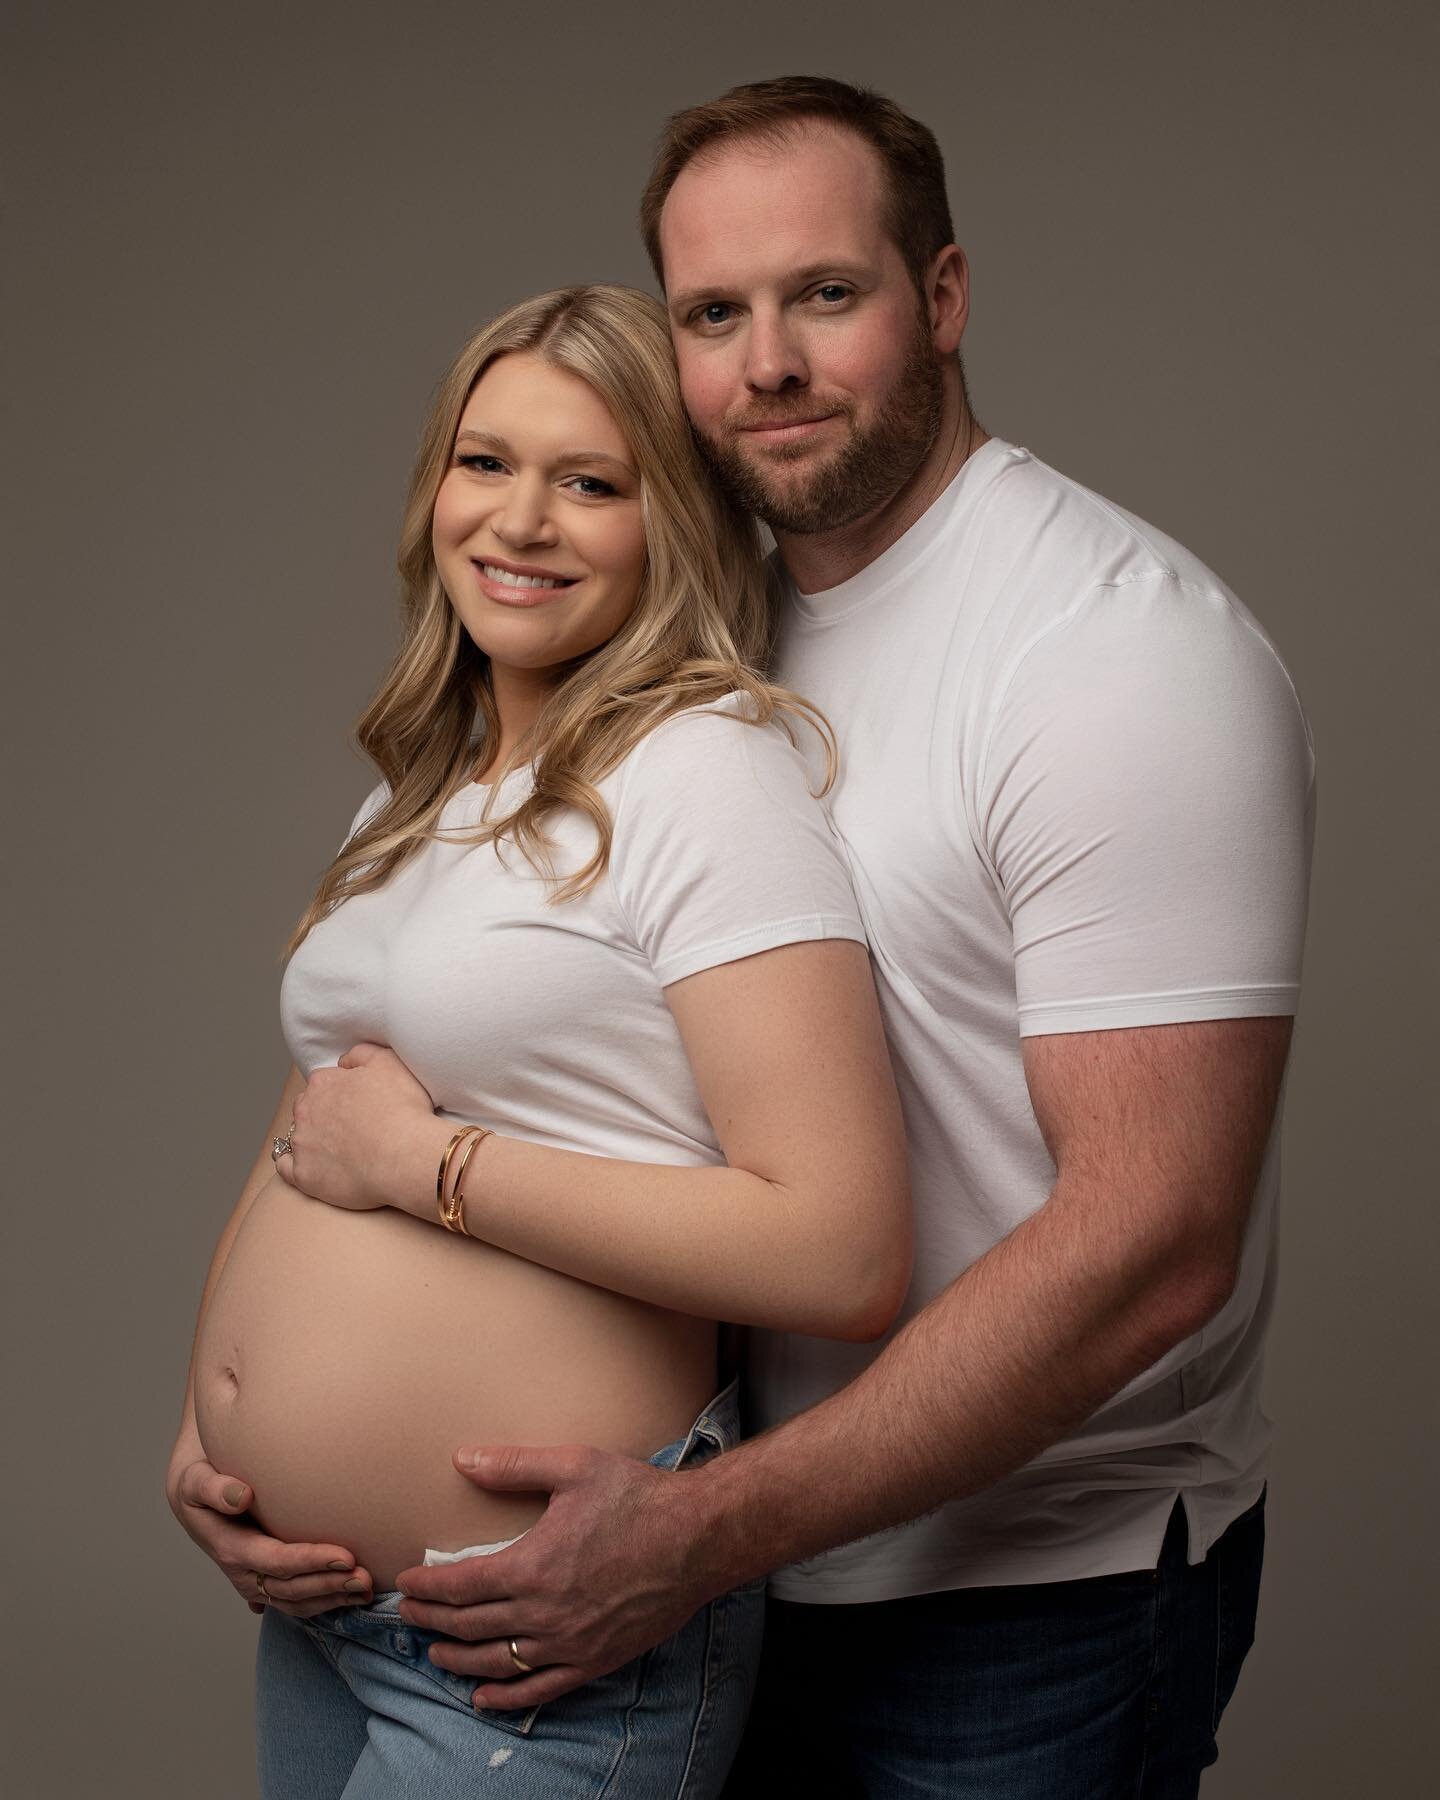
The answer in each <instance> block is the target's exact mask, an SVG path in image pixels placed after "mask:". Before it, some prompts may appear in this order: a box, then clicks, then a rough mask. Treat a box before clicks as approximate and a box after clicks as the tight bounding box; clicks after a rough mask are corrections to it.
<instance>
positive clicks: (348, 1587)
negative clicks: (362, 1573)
mask: <svg viewBox="0 0 1440 1800" xmlns="http://www.w3.org/2000/svg"><path fill="white" fill-rule="evenodd" d="M365 1587H366V1584H365V1583H364V1582H363V1581H361V1579H360V1577H359V1576H358V1575H356V1576H352V1577H351V1579H350V1580H349V1581H347V1582H346V1583H345V1592H346V1593H347V1594H363V1593H364V1592H365Z"/></svg>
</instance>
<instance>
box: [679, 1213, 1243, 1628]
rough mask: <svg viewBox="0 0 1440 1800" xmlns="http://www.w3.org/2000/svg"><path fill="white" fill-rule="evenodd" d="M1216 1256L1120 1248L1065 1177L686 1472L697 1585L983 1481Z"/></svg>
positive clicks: (1021, 1459)
mask: <svg viewBox="0 0 1440 1800" xmlns="http://www.w3.org/2000/svg"><path fill="white" fill-rule="evenodd" d="M1223 1298H1224V1293H1223V1283H1222V1278H1221V1277H1220V1276H1219V1275H1218V1274H1217V1270H1216V1268H1215V1266H1214V1264H1213V1261H1209V1260H1207V1259H1205V1258H1203V1257H1202V1258H1198V1259H1197V1258H1194V1257H1191V1256H1188V1255H1187V1256H1180V1255H1177V1254H1176V1252H1175V1251H1174V1249H1173V1247H1171V1248H1166V1247H1163V1246H1156V1247H1154V1248H1151V1249H1148V1250H1145V1251H1132V1252H1131V1253H1130V1254H1129V1255H1128V1256H1126V1257H1124V1258H1117V1257H1116V1256H1115V1254H1114V1250H1113V1246H1112V1245H1111V1244H1108V1243H1104V1242H1097V1239H1096V1233H1095V1229H1094V1217H1093V1212H1091V1211H1089V1210H1088V1209H1087V1207H1086V1205H1085V1204H1084V1201H1083V1197H1080V1196H1076V1197H1074V1201H1073V1203H1072V1198H1071V1196H1068V1195H1067V1194H1066V1193H1065V1191H1064V1189H1063V1187H1058V1188H1057V1190H1056V1192H1055V1194H1054V1195H1053V1196H1052V1197H1051V1200H1050V1202H1049V1204H1047V1205H1046V1206H1045V1207H1044V1208H1042V1209H1041V1210H1040V1211H1039V1212H1038V1213H1036V1214H1035V1215H1034V1216H1033V1217H1032V1218H1030V1219H1028V1220H1026V1221H1025V1223H1024V1224H1022V1225H1021V1226H1019V1227H1018V1228H1017V1229H1016V1230H1015V1231H1013V1232H1012V1233H1011V1234H1010V1235H1009V1237H1007V1238H1005V1239H1004V1240H1002V1242H1000V1243H999V1244H997V1245H996V1246H995V1247H994V1248H993V1249H991V1250H990V1251H989V1252H987V1253H986V1255H985V1256H983V1257H981V1258H980V1259H979V1260H978V1261H977V1262H976V1263H975V1264H973V1265H972V1267H971V1268H969V1269H968V1270H966V1272H965V1273H964V1274H963V1275H961V1276H960V1277H959V1278H958V1279H957V1280H956V1281H955V1282H953V1283H952V1284H951V1286H950V1287H949V1288H947V1289H946V1290H945V1291H944V1292H943V1293H942V1294H940V1295H939V1296H938V1297H937V1298H936V1299H935V1300H933V1301H932V1302H931V1304H930V1305H929V1306H928V1307H926V1308H925V1309H924V1310H923V1311H922V1312H920V1313H919V1314H917V1315H916V1317H915V1318H914V1319H912V1320H911V1321H910V1322H909V1323H908V1324H907V1325H906V1326H905V1328H904V1330H903V1331H901V1332H900V1333H899V1334H898V1335H897V1336H896V1338H895V1339H894V1341H893V1342H892V1343H890V1344H889V1345H887V1347H886V1348H885V1350H884V1351H883V1353H882V1354H881V1355H880V1356H879V1357H877V1358H876V1360H875V1362H874V1363H872V1364H871V1366H870V1367H869V1368H868V1369H867V1370H865V1372H864V1373H863V1374H861V1375H860V1376H858V1377H857V1378H856V1379H855V1380H854V1381H853V1382H851V1383H850V1384H849V1386H848V1387H845V1388H843V1389H842V1390H841V1391H840V1392H838V1393H836V1394H833V1395H831V1396H830V1397H829V1398H828V1399H827V1400H824V1401H821V1402H820V1403H819V1404H818V1405H816V1406H814V1407H811V1408H810V1409H809V1410H808V1411H807V1412H804V1413H801V1414H799V1415H797V1416H796V1417H795V1418H793V1419H790V1420H787V1421H786V1423H785V1424H783V1425H780V1426H777V1427H776V1428H775V1429H774V1430H772V1431H769V1432H767V1433H765V1434H764V1435H762V1436H760V1437H758V1438H755V1439H752V1440H751V1441H750V1442H749V1443H746V1444H742V1445H741V1446H740V1447H739V1448H738V1449H736V1450H734V1451H731V1452H730V1453H729V1454H728V1455H726V1456H723V1457H720V1458H718V1459H717V1460H716V1461H715V1462H713V1463H711V1464H709V1465H708V1466H707V1467H705V1468H704V1469H702V1470H698V1471H697V1472H696V1473H695V1474H694V1475H693V1476H691V1477H687V1478H685V1479H686V1481H687V1483H688V1487H689V1491H688V1493H687V1495H686V1500H687V1510H688V1513H689V1515H690V1516H691V1517H693V1519H694V1520H695V1522H696V1525H697V1542H696V1547H695V1555H696V1557H697V1559H699V1560H700V1561H701V1562H702V1563H703V1573H704V1575H705V1576H706V1578H707V1584H708V1583H713V1584H714V1585H715V1591H716V1592H723V1591H725V1589H727V1588H729V1587H733V1586H735V1585H737V1584H738V1583H739V1582H741V1581H745V1580H749V1579H752V1578H753V1577H755V1576H757V1575H760V1574H766V1573H769V1572H770V1571H772V1570H774V1569H777V1568H781V1567H783V1566H784V1565H785V1564H787V1563H791V1562H795V1561H798V1560H800V1559H802V1558H804V1557H808V1556H814V1555H816V1554H818V1553H819V1552H820V1551H822V1550H827V1549H831V1548H833V1547H834V1546H835V1545H837V1544H843V1543H848V1542H851V1541H852V1540H854V1539H855V1538H859V1537H864V1536H866V1535H868V1534H869V1533H871V1532H875V1531H881V1530H884V1529H886V1528H887V1527H889V1526H893V1525H898V1524H901V1523H903V1522H904V1521H906V1520H909V1519H914V1518H918V1517H920V1515H921V1514H923V1513H926V1512H929V1511H931V1510H933V1509H934V1508H935V1507H937V1506H939V1505H940V1504H942V1503H943V1502H944V1501H946V1500H951V1499H957V1498H960V1497H962V1496H964V1495H967V1494H973V1493H978V1492H979V1491H980V1490H982V1489H983V1488H987V1487H989V1486H991V1485H992V1484H993V1483H994V1482H996V1481H999V1480H1001V1479H1002V1478H1003V1477H1004V1476H1006V1475H1008V1474H1010V1473H1011V1472H1012V1471H1013V1470H1015V1469H1017V1468H1019V1467H1020V1466H1021V1465H1022V1464H1024V1463H1027V1462H1029V1461H1030V1460H1031V1459H1032V1458H1033V1457H1034V1456H1036V1455H1038V1454H1039V1453H1040V1452H1041V1451H1042V1450H1044V1449H1045V1448H1046V1447H1047V1446H1048V1445H1050V1444H1052V1443H1054V1442H1056V1441H1057V1440H1058V1439H1060V1438H1061V1437H1063V1436H1064V1435H1065V1433H1066V1432H1067V1431H1069V1430H1070V1429H1072V1428H1073V1427H1074V1426H1076V1425H1078V1424H1079V1423H1080V1422H1081V1421H1082V1420H1084V1419H1086V1418H1088V1417H1089V1416H1090V1415H1091V1414H1092V1413H1093V1412H1095V1411H1096V1410H1097V1409H1098V1408H1099V1407H1100V1406H1102V1405H1103V1404H1104V1403H1105V1401H1107V1400H1108V1399H1110V1398H1111V1397H1112V1396H1113V1395H1114V1394H1116V1393H1118V1392H1119V1390H1120V1389H1121V1388H1122V1387H1124V1386H1125V1385H1126V1383H1127V1382H1129V1381H1131V1380H1132V1379H1133V1378H1134V1377H1135V1376H1136V1375H1138V1374H1140V1373H1141V1372H1142V1371H1143V1370H1145V1369H1147V1368H1149V1367H1150V1366H1151V1364H1152V1363H1154V1362H1156V1361H1157V1360H1158V1359H1159V1358H1160V1357H1161V1356H1163V1355H1164V1354H1165V1353H1166V1351H1168V1350H1170V1349H1171V1348H1172V1347H1173V1346H1174V1345H1175V1344H1177V1343H1179V1342H1180V1341H1181V1340H1182V1339H1183V1338H1185V1337H1187V1336H1188V1335H1189V1334H1190V1333H1191V1332H1192V1331H1195V1330H1198V1329H1199V1327H1200V1325H1201V1324H1203V1322H1204V1320H1205V1319H1206V1318H1208V1317H1209V1316H1210V1315H1211V1314H1212V1313H1213V1312H1214V1311H1215V1310H1216V1309H1217V1307H1218V1306H1219V1304H1220V1303H1221V1302H1222V1301H1223Z"/></svg>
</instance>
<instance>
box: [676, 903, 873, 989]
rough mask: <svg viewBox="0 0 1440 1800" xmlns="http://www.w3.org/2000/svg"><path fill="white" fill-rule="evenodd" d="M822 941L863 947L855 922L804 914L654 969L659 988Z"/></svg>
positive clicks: (696, 950)
mask: <svg viewBox="0 0 1440 1800" xmlns="http://www.w3.org/2000/svg"><path fill="white" fill-rule="evenodd" d="M825 938H847V939H848V940H849V941H850V942H851V943H853V944H863V943H865V941H866V940H865V932H864V929H863V928H862V926H861V925H860V924H859V922H858V921H857V920H855V919H847V918H846V917H845V916H844V914H843V913H808V914H805V915H803V916H801V917H798V918H793V919H776V920H774V921H772V922H771V923H770V924H768V925H754V926H751V928H750V929H749V930H748V931H741V932H737V933H736V934H735V935H734V936H733V937H727V938H718V939H716V941H715V942H714V943H711V944H701V945H697V946H696V947H695V948H694V949H693V950H686V951H685V952H683V954H680V955H676V956H667V957H665V958H663V959H662V960H661V961H660V962H657V963H656V964H655V965H654V968H655V977H656V980H657V981H658V982H659V983H660V985H661V987H669V986H670V984H671V983H672V982H675V981H683V980H684V979H685V977H686V976H687V975H698V974H699V973H700V971H701V970H702V969H714V968H718V967H719V966H720V965H721V964H722V963H728V962H739V961H740V960H741V959H742V958H743V957H746V956H756V955H758V954H759V952H760V951H762V950H775V949H778V947H779V946H780V945H781V944H807V943H814V942H817V941H818V940H821V939H825Z"/></svg>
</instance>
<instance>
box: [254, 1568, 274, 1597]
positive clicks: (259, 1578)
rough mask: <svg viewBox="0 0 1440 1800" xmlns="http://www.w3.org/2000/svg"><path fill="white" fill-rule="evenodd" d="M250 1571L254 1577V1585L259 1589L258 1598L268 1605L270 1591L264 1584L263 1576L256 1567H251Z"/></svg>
mask: <svg viewBox="0 0 1440 1800" xmlns="http://www.w3.org/2000/svg"><path fill="white" fill-rule="evenodd" d="M250 1573H251V1574H252V1575H253V1576H254V1577H255V1585H256V1587H257V1588H259V1590H260V1598H261V1599H262V1600H263V1601H264V1602H265V1604H266V1605H267V1606H268V1605H269V1604H270V1592H269V1589H268V1588H267V1587H266V1586H265V1577H264V1576H263V1575H262V1574H261V1573H260V1571H259V1570H258V1569H252V1570H251V1571H250Z"/></svg>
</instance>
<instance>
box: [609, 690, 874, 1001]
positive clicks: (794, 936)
mask: <svg viewBox="0 0 1440 1800" xmlns="http://www.w3.org/2000/svg"><path fill="white" fill-rule="evenodd" d="M741 704H743V702H741V701H739V700H738V699H727V700H725V701H721V702H717V703H716V704H715V705H714V706H711V707H704V708H698V707H697V708H693V709H691V710H689V711H686V712H683V713H677V714H675V715H674V716H673V717H672V718H669V719H667V720H666V721H665V722H664V723H663V724H662V725H659V726H657V727H656V728H655V730H654V731H652V732H650V733H649V735H648V736H647V737H645V738H644V739H642V740H641V742H640V743H639V744H638V745H637V746H636V748H635V749H634V750H633V751H632V752H631V753H630V755H629V757H628V758H627V759H626V761H625V763H624V765H623V767H622V770H621V784H620V791H619V797H618V800H617V803H616V806H615V812H614V836H613V841H612V846H611V854H610V870H611V879H612V881H613V883H614V889H615V894H616V898H617V900H618V901H619V904H620V906H621V908H622V910H623V912H624V914H625V916H626V919H627V920H628V922H629V925H630V928H631V930H632V931H633V933H634V936H635V941H636V943H637V944H638V946H639V947H640V949H641V950H642V951H643V952H644V954H645V955H646V957H647V958H648V959H649V961H650V964H651V966H652V968H653V969H654V971H655V975H656V979H657V980H658V981H659V983H660V985H661V986H662V987H668V986H669V984H670V983H671V982H674V981H681V980H683V979H684V978H685V977H686V976H687V975H694V974H697V973H698V972H699V971H700V970H701V969H709V968H713V967H715V966H716V965H717V964H719V963H726V962H735V961H737V960H738V959H739V958H741V957H744V956H753V955H755V954H756V953H757V952H758V951H761V950H770V949H774V948H775V947H776V946H777V945H780V944H792V943H803V942H807V941H810V940H814V939H820V938H848V939H850V940H852V941H853V942H856V943H862V944H863V943H864V942H865V932H864V928H863V926H862V925H861V923H860V916H859V912H858V909H857V907H856V904H855V897H854V892H853V890H852V888H851V884H850V876H849V871H848V869H847V868H846V864H845V858H844V852H843V850H842V849H841V846H840V843H839V840H838V839H837V838H836V836H835V834H834V832H833V831H832V830H831V828H830V823H829V820H828V819H827V817H826V814H825V810H824V808H823V806H822V805H821V803H820V801H819V800H817V799H816V798H815V796H814V795H813V794H812V793H811V791H810V786H809V781H808V777H807V773H806V768H805V761H804V758H803V757H802V755H801V754H800V752H799V750H798V749H797V748H796V747H795V746H794V745H793V744H792V743H791V742H790V740H789V739H788V737H787V736H786V734H785V732H784V731H783V730H782V729H781V727H780V726H779V725H778V724H775V723H773V722H772V723H769V724H765V725H752V724H748V723H747V722H746V721H745V720H744V719H743V718H741V717H739V716H737V715H738V711H739V706H740V705H741Z"/></svg>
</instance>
